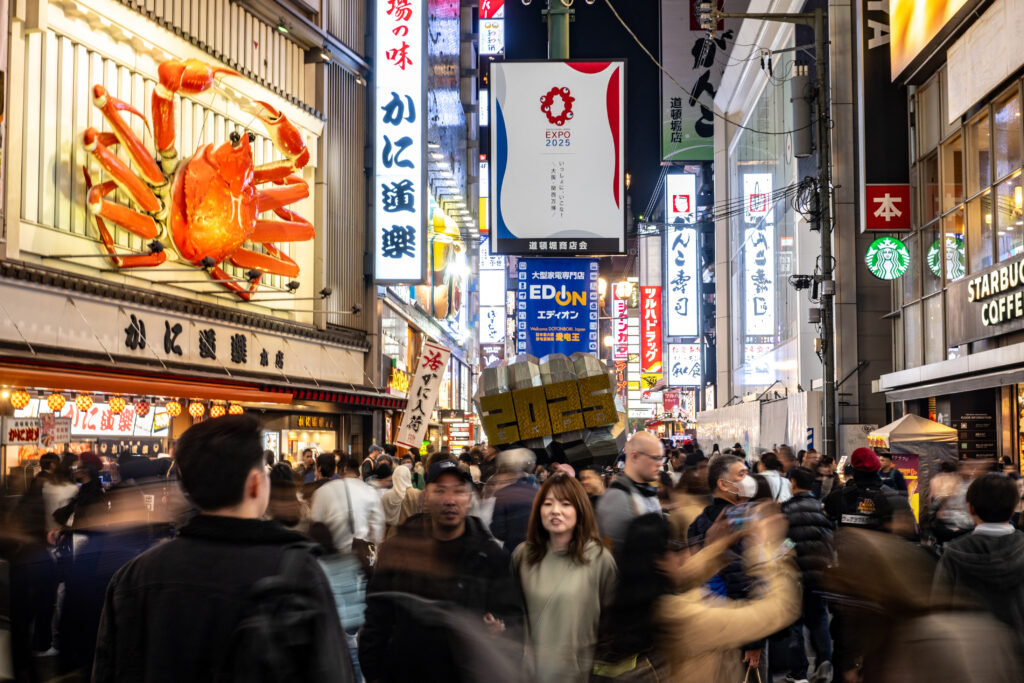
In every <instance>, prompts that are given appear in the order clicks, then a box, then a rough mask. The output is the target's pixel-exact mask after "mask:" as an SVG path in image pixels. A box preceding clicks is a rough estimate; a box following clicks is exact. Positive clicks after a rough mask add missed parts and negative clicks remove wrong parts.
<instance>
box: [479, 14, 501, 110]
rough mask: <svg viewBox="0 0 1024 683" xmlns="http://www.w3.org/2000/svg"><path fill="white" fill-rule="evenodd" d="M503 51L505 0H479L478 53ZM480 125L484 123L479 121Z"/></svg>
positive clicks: (489, 53)
mask: <svg viewBox="0 0 1024 683" xmlns="http://www.w3.org/2000/svg"><path fill="white" fill-rule="evenodd" d="M503 52H505V0H480V54H482V55H500V54H502V53H503ZM482 94H483V93H481V95H482ZM481 101H482V99H481ZM480 125H486V124H484V123H481V124H480Z"/></svg>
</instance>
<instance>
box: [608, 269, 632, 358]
mask: <svg viewBox="0 0 1024 683" xmlns="http://www.w3.org/2000/svg"><path fill="white" fill-rule="evenodd" d="M628 309H629V284H628V283H626V282H616V283H615V285H614V286H613V287H612V360H614V361H616V362H618V361H625V360H626V358H627V357H628V354H629V351H628V347H629V311H628Z"/></svg>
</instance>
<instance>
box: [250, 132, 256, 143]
mask: <svg viewBox="0 0 1024 683" xmlns="http://www.w3.org/2000/svg"><path fill="white" fill-rule="evenodd" d="M254 142H256V135H255V134H254V133H249V144H250V145H251V144H252V143H254Z"/></svg>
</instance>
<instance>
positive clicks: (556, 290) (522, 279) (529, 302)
mask: <svg viewBox="0 0 1024 683" xmlns="http://www.w3.org/2000/svg"><path fill="white" fill-rule="evenodd" d="M597 278H598V264H597V259H528V258H524V259H520V260H519V272H518V277H517V279H516V287H517V290H516V313H517V315H516V352H517V353H529V354H532V355H534V356H537V357H538V358H539V357H543V356H546V355H548V354H550V353H564V354H565V355H566V356H571V355H572V354H574V353H576V352H577V351H579V352H581V353H591V354H594V355H597V351H598V349H597V335H598V294H597Z"/></svg>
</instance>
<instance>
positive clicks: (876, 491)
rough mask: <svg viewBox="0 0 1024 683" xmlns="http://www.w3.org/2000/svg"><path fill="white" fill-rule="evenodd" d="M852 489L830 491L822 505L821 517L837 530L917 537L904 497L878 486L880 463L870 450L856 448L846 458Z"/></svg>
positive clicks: (914, 524) (886, 487) (850, 487)
mask: <svg viewBox="0 0 1024 683" xmlns="http://www.w3.org/2000/svg"><path fill="white" fill-rule="evenodd" d="M850 464H851V466H852V467H853V485H852V486H844V487H843V488H841V489H838V490H835V489H834V490H833V491H832V493H830V494H829V495H828V496H826V498H825V500H824V501H823V505H824V510H825V516H826V517H828V518H829V519H830V520H832V523H833V524H837V525H838V526H852V527H856V528H858V529H868V530H872V531H888V532H890V533H894V534H898V535H900V536H904V537H906V538H914V537H916V536H917V524H916V522H915V521H914V513H913V511H912V510H911V509H910V504H909V503H908V502H907V499H906V497H904V496H901V495H899V494H898V493H897V492H896V491H894V490H892V489H891V488H889V487H888V486H884V485H883V484H882V480H881V478H879V476H878V472H879V470H881V469H882V463H881V461H880V460H879V458H878V455H877V454H876V453H875V451H874V450H872V449H870V448H858V449H856V450H855V451H854V452H853V454H852V455H851V456H850Z"/></svg>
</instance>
